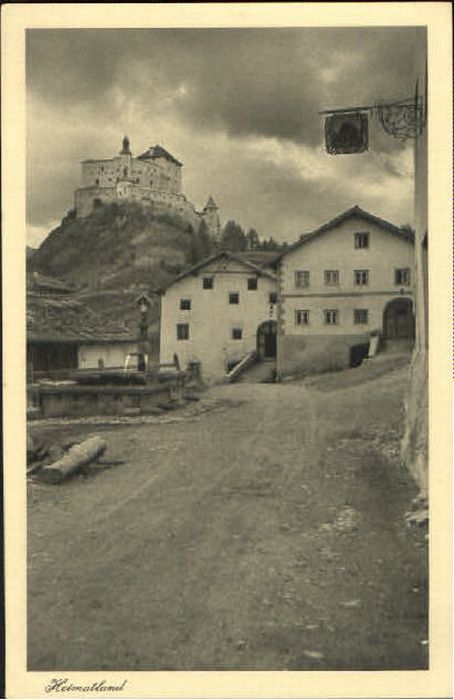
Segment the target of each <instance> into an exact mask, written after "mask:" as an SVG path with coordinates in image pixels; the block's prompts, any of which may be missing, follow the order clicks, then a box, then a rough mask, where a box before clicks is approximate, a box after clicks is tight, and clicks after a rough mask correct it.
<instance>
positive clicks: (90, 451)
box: [40, 435, 107, 484]
mask: <svg viewBox="0 0 454 700" xmlns="http://www.w3.org/2000/svg"><path fill="white" fill-rule="evenodd" d="M106 449H107V442H106V441H105V440H103V438H101V437H99V435H93V436H92V437H90V438H88V439H87V440H84V442H81V443H79V444H78V445H74V447H71V449H70V450H69V451H68V452H67V453H66V454H65V456H64V457H62V458H61V459H59V460H58V461H57V462H54V463H53V464H49V465H48V466H46V467H43V468H42V469H41V471H40V477H41V479H42V480H43V481H46V482H48V483H51V484H58V483H60V482H61V481H63V480H64V479H66V478H67V477H69V476H71V475H72V474H74V473H75V472H77V471H79V469H81V468H82V467H85V466H86V465H87V464H90V462H94V461H95V460H96V459H98V457H100V456H101V455H102V454H104V452H105V451H106Z"/></svg>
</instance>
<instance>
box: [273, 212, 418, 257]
mask: <svg viewBox="0 0 454 700" xmlns="http://www.w3.org/2000/svg"><path fill="white" fill-rule="evenodd" d="M349 221H351V222H355V221H357V222H358V231H360V230H367V227H368V226H373V227H374V228H375V229H377V228H378V229H380V230H381V231H383V233H385V234H390V235H393V236H396V237H398V238H400V239H401V240H403V241H406V242H408V243H410V244H412V243H413V242H414V237H413V234H412V232H411V231H409V230H407V229H405V228H401V227H398V226H395V225H394V224H392V223H391V222H389V221H386V220H385V219H381V218H380V217H378V216H375V215H374V214H370V213H369V212H367V211H365V210H364V209H361V207H359V206H357V205H356V206H354V207H351V208H350V209H347V211H345V212H343V213H342V214H339V216H336V217H335V218H334V219H331V220H330V221H328V222H327V223H325V224H323V225H322V226H320V227H319V228H317V229H315V231H311V232H309V233H306V234H303V235H301V236H300V238H299V240H298V241H297V242H296V243H294V244H293V245H292V246H290V247H289V248H288V249H287V250H285V251H284V252H283V253H281V254H280V255H279V256H277V258H276V260H275V263H276V264H277V263H278V262H279V261H280V260H282V258H284V257H287V256H290V255H292V253H293V252H294V251H295V250H299V249H300V248H301V247H302V246H304V245H307V244H308V243H310V242H311V241H314V240H317V239H318V238H320V237H321V236H323V235H326V234H330V233H331V234H333V233H336V232H337V230H339V228H340V226H341V225H342V224H344V223H345V222H349ZM361 226H362V227H363V229H361ZM364 227H365V228H364Z"/></svg>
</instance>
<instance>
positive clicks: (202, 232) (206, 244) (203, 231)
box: [198, 219, 212, 258]
mask: <svg viewBox="0 0 454 700" xmlns="http://www.w3.org/2000/svg"><path fill="white" fill-rule="evenodd" d="M198 237H199V247H200V253H201V255H202V258H207V257H208V256H209V255H210V253H211V249H212V244H211V237H210V233H209V231H208V226H207V224H206V221H205V219H202V221H201V222H200V226H199V231H198Z"/></svg>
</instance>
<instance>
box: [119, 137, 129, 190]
mask: <svg viewBox="0 0 454 700" xmlns="http://www.w3.org/2000/svg"><path fill="white" fill-rule="evenodd" d="M120 158H121V175H120V179H122V180H127V179H129V178H130V177H131V158H132V154H131V148H130V144H129V138H128V137H127V136H123V141H122V148H121V151H120Z"/></svg>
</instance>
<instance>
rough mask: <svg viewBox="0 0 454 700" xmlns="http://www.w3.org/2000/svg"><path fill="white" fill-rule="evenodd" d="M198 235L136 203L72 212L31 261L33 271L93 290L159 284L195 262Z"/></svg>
mask: <svg viewBox="0 0 454 700" xmlns="http://www.w3.org/2000/svg"><path fill="white" fill-rule="evenodd" d="M195 235H196V234H195V233H194V232H193V231H192V229H191V227H190V226H188V225H187V224H186V223H185V222H184V221H182V220H181V219H179V218H178V217H176V216H169V215H162V216H153V215H152V214H150V213H148V212H147V211H146V210H145V209H143V208H142V207H141V206H140V205H136V204H130V203H125V204H121V205H119V204H116V203H114V204H111V205H105V206H100V207H99V208H98V209H96V210H95V211H94V212H93V213H92V214H90V216H88V217H86V218H84V219H77V218H76V217H75V215H74V214H73V213H72V212H71V213H69V214H68V215H67V216H66V217H65V218H64V219H63V220H62V222H61V224H60V226H58V227H57V228H56V229H54V230H53V231H51V233H50V234H49V236H48V237H47V238H46V239H45V240H44V242H43V243H42V244H41V246H40V248H39V249H38V250H37V251H36V252H35V254H34V255H33V258H32V260H31V261H30V266H31V269H32V270H36V271H38V272H41V273H42V274H45V275H51V276H56V277H59V278H62V279H64V280H65V281H67V282H70V283H72V284H74V285H75V286H76V287H77V288H79V289H85V290H87V291H88V290H90V291H93V292H94V291H103V290H106V291H107V290H120V289H121V290H124V291H126V290H128V291H131V292H134V291H137V290H139V289H150V290H151V289H154V288H155V287H157V286H159V285H160V284H162V283H164V282H166V281H167V280H168V279H170V278H172V277H174V276H175V274H177V273H178V272H180V271H181V269H183V268H184V267H185V266H186V265H187V264H190V262H191V259H190V258H191V248H192V246H193V238H194V236H195Z"/></svg>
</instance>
